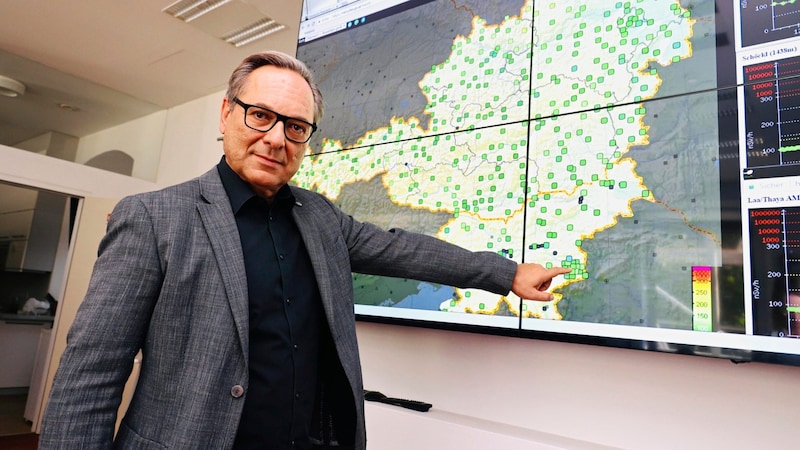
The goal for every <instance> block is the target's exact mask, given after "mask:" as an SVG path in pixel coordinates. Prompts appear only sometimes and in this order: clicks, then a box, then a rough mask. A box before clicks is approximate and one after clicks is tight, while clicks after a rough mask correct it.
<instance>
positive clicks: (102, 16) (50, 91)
mask: <svg viewBox="0 0 800 450" xmlns="http://www.w3.org/2000/svg"><path fill="white" fill-rule="evenodd" d="M174 1H175V0H127V1H124V0H111V1H109V0H76V1H54V0H24V1H4V2H2V5H0V75H3V76H6V77H10V78H13V79H16V80H18V81H20V82H22V83H23V84H25V85H26V86H27V92H26V93H25V95H22V96H19V97H16V98H9V97H3V96H0V144H3V145H11V146H13V145H14V144H16V143H19V142H21V141H23V140H26V139H29V138H32V137H35V136H38V135H40V134H42V133H44V132H46V131H50V130H53V131H58V132H61V133H64V134H68V135H72V136H76V137H83V136H86V135H88V134H92V133H94V132H97V131H100V130H102V129H105V128H108V127H110V126H113V125H117V124H120V123H124V122H127V121H129V120H132V119H135V118H138V117H142V116H144V115H147V114H150V113H152V112H155V111H158V110H162V109H165V108H170V107H173V106H176V105H180V104H182V103H186V102H188V101H190V100H194V99H197V98H199V97H203V96H206V95H209V94H212V93H216V92H221V91H223V90H224V89H225V87H226V85H227V79H228V76H229V75H230V72H231V71H232V70H233V68H234V67H235V66H236V65H237V64H238V63H239V62H240V61H241V60H242V59H244V58H245V57H246V56H248V55H250V54H252V53H255V52H258V51H262V50H281V51H284V52H286V53H289V54H294V53H295V50H296V45H297V33H298V27H299V22H300V13H301V7H302V0H234V1H233V2H232V3H229V4H227V5H224V6H222V7H220V8H218V9H216V10H214V11H212V12H210V13H209V14H207V15H206V16H203V17H201V18H199V19H197V20H195V21H192V22H189V23H184V22H183V21H181V20H178V19H176V18H174V17H172V16H170V15H169V14H167V13H165V12H162V10H163V9H164V8H166V7H167V6H169V5H171V4H172V3H174ZM232 10H236V11H237V12H238V13H241V12H243V11H244V12H247V11H249V12H251V13H255V14H253V15H258V14H261V15H265V16H269V17H271V18H273V19H275V20H276V21H277V22H279V23H281V24H283V25H285V26H286V28H285V29H283V30H281V31H278V32H276V33H273V34H271V35H269V36H267V37H266V38H263V39H260V40H256V41H254V42H252V43H250V44H247V45H244V46H242V47H240V48H236V47H234V46H232V45H230V44H228V43H226V42H224V41H222V40H221V39H219V36H221V34H220V33H217V30H221V29H223V28H226V27H228V26H230V25H231V24H230V23H229V22H230V21H231V20H232V19H231V17H230V14H228V13H230V12H231V11H232ZM240 15H241V14H240ZM253 19H254V20H255V19H257V17H254V18H253ZM239 25H247V23H244V24H239ZM227 31H233V30H227ZM215 33H216V34H217V35H215ZM59 104H66V105H70V106H71V107H74V108H77V109H78V111H76V112H70V111H68V110H66V109H64V108H63V107H59Z"/></svg>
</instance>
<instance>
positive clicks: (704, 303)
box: [692, 266, 712, 331]
mask: <svg viewBox="0 0 800 450" xmlns="http://www.w3.org/2000/svg"><path fill="white" fill-rule="evenodd" d="M692 314H693V318H694V320H693V321H692V327H693V329H694V331H712V329H711V328H712V327H711V267H708V266H692Z"/></svg>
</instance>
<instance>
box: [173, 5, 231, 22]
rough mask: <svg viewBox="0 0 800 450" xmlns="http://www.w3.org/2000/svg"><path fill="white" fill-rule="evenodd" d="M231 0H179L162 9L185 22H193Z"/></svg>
mask: <svg viewBox="0 0 800 450" xmlns="http://www.w3.org/2000/svg"><path fill="white" fill-rule="evenodd" d="M230 1H231V0H178V1H177V2H175V3H173V4H171V5H169V6H167V7H166V8H164V9H162V11H164V12H165V13H167V14H169V15H171V16H173V17H175V18H176V19H180V20H182V21H184V22H191V21H192V20H194V19H197V18H198V17H200V16H202V15H204V14H207V13H209V12H211V11H213V10H215V9H217V8H219V7H220V6H222V5H224V4H225V3H228V2H230Z"/></svg>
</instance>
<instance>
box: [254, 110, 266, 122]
mask: <svg viewBox="0 0 800 450" xmlns="http://www.w3.org/2000/svg"><path fill="white" fill-rule="evenodd" d="M253 117H255V118H256V119H258V120H265V119H266V118H267V113H265V112H264V111H253Z"/></svg>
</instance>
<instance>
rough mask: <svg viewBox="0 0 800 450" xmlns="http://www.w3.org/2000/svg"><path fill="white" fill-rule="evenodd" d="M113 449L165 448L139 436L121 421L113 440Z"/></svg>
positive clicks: (143, 449) (148, 449)
mask: <svg viewBox="0 0 800 450" xmlns="http://www.w3.org/2000/svg"><path fill="white" fill-rule="evenodd" d="M114 448H115V449H123V450H153V449H166V448H167V446H165V445H162V444H161V443H158V442H156V441H153V440H150V439H146V438H144V437H142V436H140V435H139V434H138V433H137V432H136V431H134V430H133V429H132V428H131V427H129V426H127V425H126V424H125V422H124V421H123V422H122V423H120V424H119V430H118V431H117V436H116V437H115V438H114Z"/></svg>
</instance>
